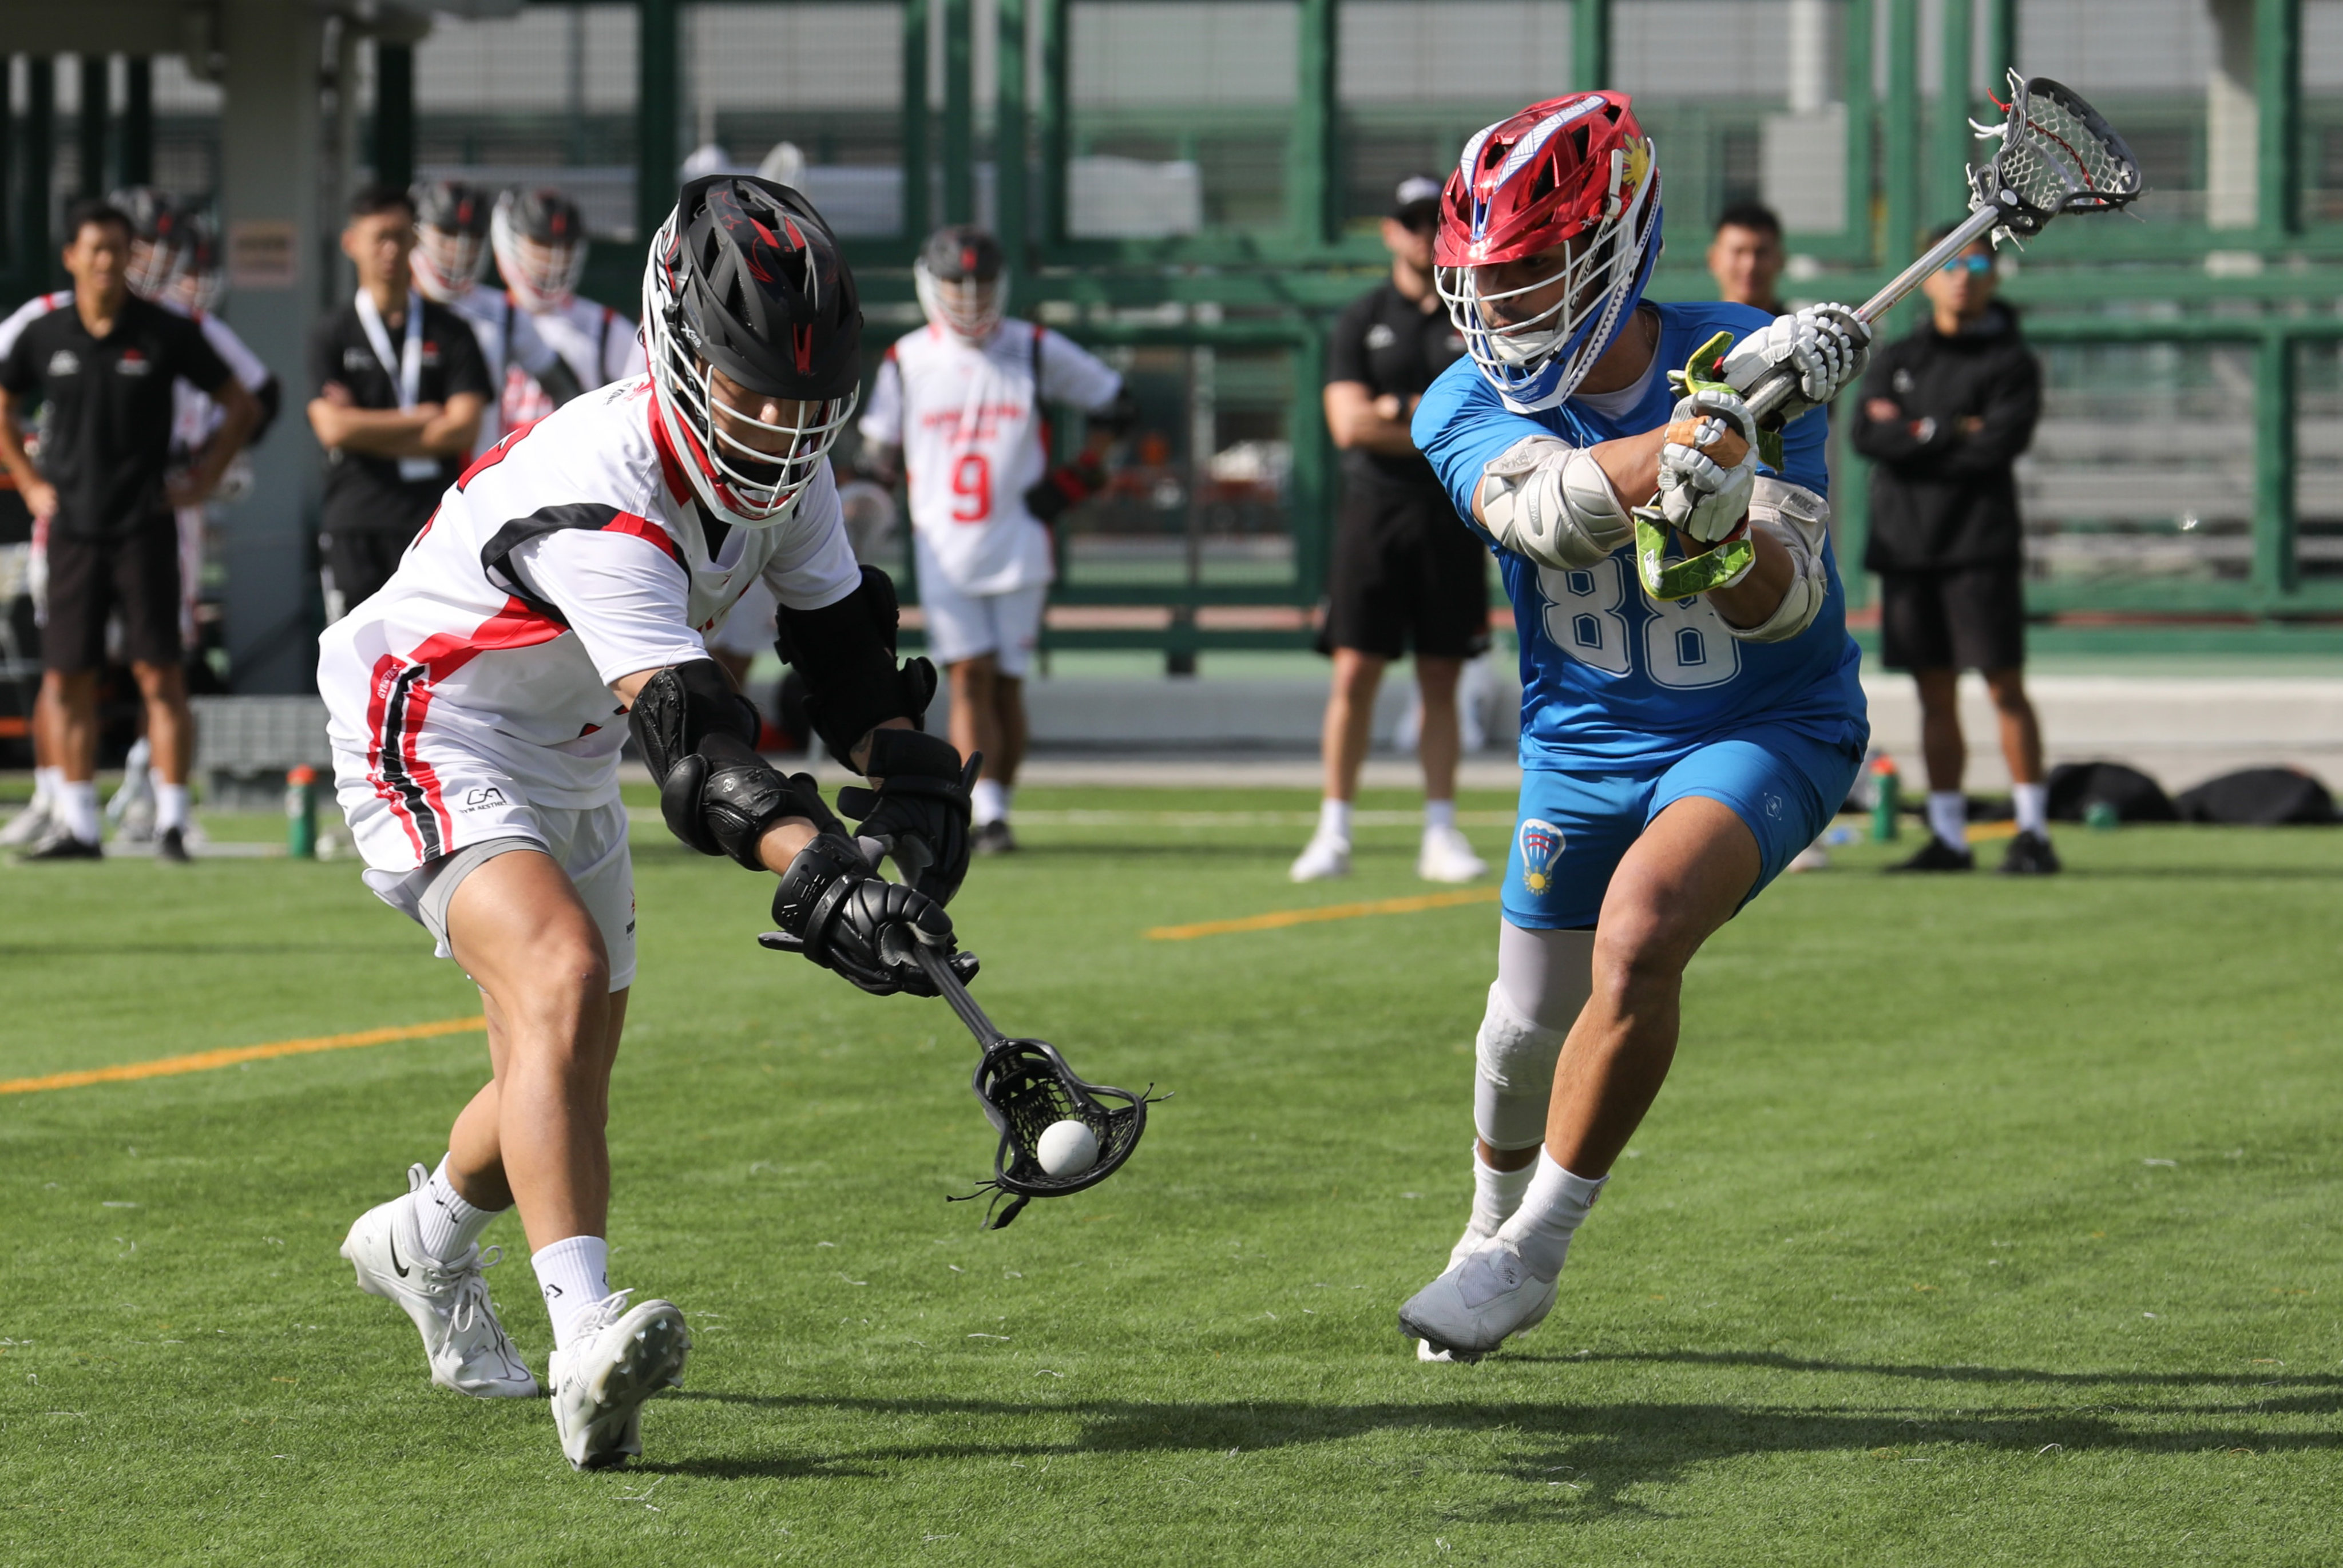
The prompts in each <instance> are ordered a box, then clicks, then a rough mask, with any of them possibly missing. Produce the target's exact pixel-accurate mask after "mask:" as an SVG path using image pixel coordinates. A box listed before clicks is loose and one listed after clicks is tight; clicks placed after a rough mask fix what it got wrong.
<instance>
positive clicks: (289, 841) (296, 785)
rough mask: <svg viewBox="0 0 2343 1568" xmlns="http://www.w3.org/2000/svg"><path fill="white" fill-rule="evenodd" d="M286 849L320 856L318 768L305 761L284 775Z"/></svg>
mask: <svg viewBox="0 0 2343 1568" xmlns="http://www.w3.org/2000/svg"><path fill="white" fill-rule="evenodd" d="M285 852H286V853H287V855H290V856H291V857H292V858H293V859H297V860H314V859H317V769H314V768H312V767H310V766H309V765H308V764H307V763H306V762H305V763H303V764H302V765H301V766H300V767H298V768H296V769H293V770H292V771H291V772H289V773H287V774H286V775H285Z"/></svg>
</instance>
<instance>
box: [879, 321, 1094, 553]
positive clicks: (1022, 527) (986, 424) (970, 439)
mask: <svg viewBox="0 0 2343 1568" xmlns="http://www.w3.org/2000/svg"><path fill="white" fill-rule="evenodd" d="M1121 390H1122V377H1120V376H1118V375H1116V374H1115V373H1114V371H1113V370H1111V369H1110V368H1109V367H1107V366H1105V365H1103V364H1101V363H1100V362H1099V360H1098V359H1097V358H1095V357H1092V356H1091V355H1090V354H1089V353H1087V352H1085V351H1084V350H1082V349H1081V348H1080V347H1076V346H1075V345H1074V343H1073V342H1072V341H1071V339H1069V338H1067V337H1064V336H1063V335H1062V334H1060V333H1056V332H1052V331H1051V330H1050V329H1049V328H1048V327H1041V326H1039V325H1037V324H1035V323H1033V322H1030V321H1019V320H1017V319H1016V318H1015V317H1010V318H1008V319H1005V320H1003V321H1002V322H1001V326H1000V327H999V328H998V329H997V330H995V331H994V333H993V334H992V336H991V337H988V338H986V339H985V340H984V342H982V343H981V344H973V343H970V342H968V341H967V340H966V339H964V338H962V337H958V336H956V335H955V334H952V333H950V332H946V331H945V330H943V329H942V328H941V327H937V326H935V325H934V324H933V323H930V325H928V326H926V327H920V329H919V330H918V331H917V332H912V333H908V334H906V335H905V336H904V337H900V338H899V339H897V340H896V342H895V346H894V347H891V348H890V349H888V350H887V357H886V359H885V360H884V362H882V363H881V364H880V367H879V375H878V377H877V378H876V380H875V381H874V382H873V383H872V385H871V387H870V407H868V408H867V409H866V410H865V411H864V413H863V416H862V438H863V439H864V440H866V441H877V442H880V443H883V444H884V445H886V446H890V447H900V448H902V452H903V479H904V484H905V487H907V488H908V489H909V491H910V503H911V528H912V529H913V530H914V531H915V532H916V533H917V534H918V536H919V539H920V544H921V545H923V546H925V547H926V551H925V552H924V553H923V555H922V569H925V564H926V562H928V561H929V560H930V559H931V560H932V561H933V563H934V565H935V566H936V567H937V568H940V570H941V571H942V572H943V574H944V576H945V577H946V578H950V582H951V585H952V587H954V588H958V589H960V592H962V593H964V594H996V593H1010V592H1012V591H1014V590H1015V589H1018V588H1031V587H1032V586H1033V585H1034V584H1035V583H1045V582H1048V581H1049V580H1050V578H1051V576H1052V575H1053V572H1052V565H1051V558H1050V534H1049V530H1048V529H1046V528H1043V527H1042V526H1041V524H1040V523H1038V522H1036V521H1035V520H1034V518H1033V514H1032V513H1031V512H1030V511H1028V510H1026V508H1025V492H1026V491H1027V490H1029V489H1031V488H1032V487H1033V486H1034V485H1035V484H1036V483H1038V482H1039V481H1040V480H1041V476H1042V475H1043V474H1045V473H1046V472H1048V471H1049V462H1050V454H1049V449H1048V447H1047V446H1046V444H1045V443H1046V439H1047V437H1046V431H1047V426H1046V424H1045V422H1044V420H1043V417H1042V412H1041V410H1042V406H1043V405H1045V404H1050V403H1060V404H1066V405H1069V406H1071V407H1075V408H1080V409H1083V410H1085V411H1088V410H1091V409H1096V408H1103V407H1106V406H1107V405H1108V404H1110V403H1111V402H1113V401H1114V396H1115V394H1116V393H1117V392H1120V391H1121Z"/></svg>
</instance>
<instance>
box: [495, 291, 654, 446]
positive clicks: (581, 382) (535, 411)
mask: <svg viewBox="0 0 2343 1568" xmlns="http://www.w3.org/2000/svg"><path fill="white" fill-rule="evenodd" d="M473 292H474V293H478V292H479V291H478V289H475V290H474V291H473ZM488 297H489V298H490V299H494V298H495V297H496V296H495V295H494V294H490V295H489V296H488ZM506 297H507V298H508V299H509V298H510V297H511V296H510V295H507V296H506ZM515 308H517V309H518V307H515ZM522 314H523V315H525V316H526V315H528V313H527V312H525V311H524V312H522ZM528 320H529V323H530V325H532V326H533V327H536V329H537V336H538V337H541V338H543V339H544V340H545V343H546V346H547V347H549V348H551V349H552V350H553V351H554V352H555V353H556V354H558V355H560V356H561V357H562V358H564V359H566V360H568V362H569V369H570V372H571V373H572V374H573V375H575V376H576V377H578V386H580V387H585V388H586V389H587V390H588V391H589V392H590V391H592V390H593V389H594V388H595V387H607V386H608V385H609V384H610V383H611V382H613V381H631V380H633V379H634V378H635V377H638V376H640V375H641V374H642V373H643V372H644V371H645V370H646V369H647V368H649V366H648V364H647V362H646V361H645V360H644V358H643V344H642V339H641V337H639V335H638V334H637V333H636V331H635V324H634V323H633V322H632V321H631V320H629V319H628V318H627V317H624V316H621V315H620V314H618V312H617V311H615V310H613V309H611V308H610V307H608V306H607V305H597V304H595V303H594V302H593V301H592V300H590V299H574V298H573V299H572V300H570V302H569V303H568V305H565V306H563V307H561V308H560V309H558V310H548V311H546V312H545V313H544V314H542V315H539V316H529V317H528ZM552 412H553V399H552V398H551V397H548V395H547V394H546V390H545V388H544V387H540V386H538V384H537V377H534V376H532V375H530V374H529V373H528V367H526V366H524V365H519V364H514V365H510V366H508V367H506V368H505V373H504V407H503V412H502V417H503V423H504V427H505V428H506V429H508V430H512V429H518V427H521V426H523V425H526V424H528V422H529V421H530V420H531V419H542V418H544V417H546V416H547V415H548V414H550V413H552Z"/></svg>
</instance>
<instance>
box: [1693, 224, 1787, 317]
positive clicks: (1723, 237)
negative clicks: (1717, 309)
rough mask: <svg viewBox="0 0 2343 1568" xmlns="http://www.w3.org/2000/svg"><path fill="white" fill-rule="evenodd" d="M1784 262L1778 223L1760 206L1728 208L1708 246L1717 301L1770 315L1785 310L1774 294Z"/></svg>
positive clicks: (1779, 298) (1776, 314)
mask: <svg viewBox="0 0 2343 1568" xmlns="http://www.w3.org/2000/svg"><path fill="white" fill-rule="evenodd" d="M1788 259H1789V258H1788V257H1787V256H1784V255H1783V254H1782V220H1781V219H1780V218H1778V217H1775V216H1774V209H1773V208H1772V207H1769V206H1765V204H1764V203H1762V202H1754V201H1745V202H1737V203H1735V205H1733V206H1729V207H1726V208H1725V213H1724V216H1721V217H1719V218H1718V219H1717V220H1716V232H1715V234H1714V235H1713V236H1710V238H1709V242H1708V275H1709V276H1711V277H1713V278H1715V279H1716V297H1717V298H1719V299H1722V300H1724V301H1725V303H1726V304H1728V305H1752V306H1755V307H1757V308H1758V309H1760V310H1762V311H1764V312H1765V314H1766V315H1768V316H1782V315H1785V314H1787V313H1788V311H1789V308H1790V307H1788V306H1786V305H1785V304H1783V303H1782V297H1781V296H1780V295H1779V294H1778V293H1776V292H1775V286H1776V285H1778V284H1779V283H1780V281H1781V277H1782V266H1783V264H1784V263H1785V262H1786V261H1787V260H1788Z"/></svg>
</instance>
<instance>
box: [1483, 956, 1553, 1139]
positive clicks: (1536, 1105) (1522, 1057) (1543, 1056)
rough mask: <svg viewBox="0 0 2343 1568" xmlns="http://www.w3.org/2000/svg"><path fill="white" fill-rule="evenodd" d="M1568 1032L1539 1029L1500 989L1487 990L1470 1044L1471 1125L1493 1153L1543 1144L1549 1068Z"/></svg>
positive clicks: (1550, 1094) (1550, 1089)
mask: <svg viewBox="0 0 2343 1568" xmlns="http://www.w3.org/2000/svg"><path fill="white" fill-rule="evenodd" d="M1569 1033H1570V1031H1569V1030H1563V1029H1541V1028H1539V1027H1538V1026H1537V1025H1536V1024H1534V1023H1533V1022H1531V1021H1530V1020H1528V1019H1526V1018H1524V1017H1523V1016H1522V1013H1521V1010H1519V1009H1518V1008H1516V1007H1514V1006H1513V1001H1512V1000H1511V999H1510V998H1508V997H1507V996H1506V995H1505V988H1504V987H1503V985H1502V984H1500V983H1496V982H1492V983H1491V985H1490V987H1489V1010H1488V1011H1487V1012H1485V1013H1483V1015H1482V1017H1481V1032H1480V1035H1479V1036H1478V1037H1477V1038H1476V1039H1475V1040H1473V1060H1474V1070H1473V1130H1474V1131H1477V1132H1479V1133H1480V1135H1481V1141H1482V1142H1483V1143H1486V1144H1487V1145H1488V1146H1489V1147H1490V1148H1492V1149H1496V1150H1506V1149H1534V1148H1535V1147H1537V1145H1538V1144H1540V1143H1542V1142H1544V1141H1545V1113H1546V1102H1547V1101H1549V1100H1551V1099H1552V1098H1553V1097H1554V1062H1555V1060H1557V1059H1559V1058H1560V1057H1561V1055H1562V1042H1563V1040H1564V1039H1565V1038H1567V1036H1568V1035H1569Z"/></svg>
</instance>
